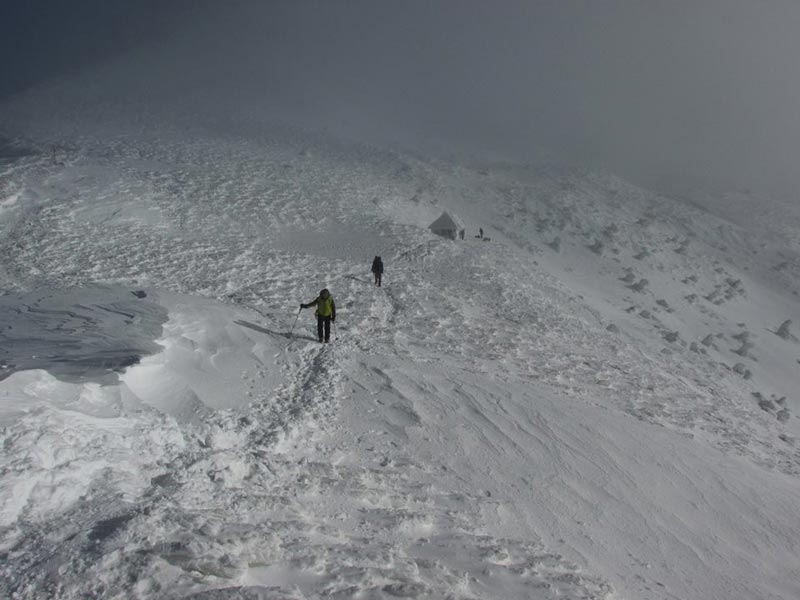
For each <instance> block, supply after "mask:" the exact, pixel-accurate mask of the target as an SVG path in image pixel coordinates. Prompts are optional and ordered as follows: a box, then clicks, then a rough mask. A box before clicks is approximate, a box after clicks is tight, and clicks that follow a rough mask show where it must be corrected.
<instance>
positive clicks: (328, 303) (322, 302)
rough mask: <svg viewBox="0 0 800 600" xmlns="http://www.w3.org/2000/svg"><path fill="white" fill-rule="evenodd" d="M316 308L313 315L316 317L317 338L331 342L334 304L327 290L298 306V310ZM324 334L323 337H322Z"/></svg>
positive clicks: (334, 314) (334, 311) (334, 313)
mask: <svg viewBox="0 0 800 600" xmlns="http://www.w3.org/2000/svg"><path fill="white" fill-rule="evenodd" d="M312 306H316V307H317V310H316V311H315V312H314V314H315V315H316V317H317V336H318V337H319V341H320V342H322V341H325V342H330V341H331V322H332V321H333V322H335V321H336V304H335V303H334V301H333V296H331V293H330V292H329V291H328V289H327V288H325V289H324V290H322V291H321V292H320V293H319V296H317V297H316V298H314V299H313V300H312V301H311V302H309V303H308V304H302V303H301V304H300V308H301V309H303V308H310V307H312ZM323 333H324V337H323Z"/></svg>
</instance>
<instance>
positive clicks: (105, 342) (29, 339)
mask: <svg viewBox="0 0 800 600" xmlns="http://www.w3.org/2000/svg"><path fill="white" fill-rule="evenodd" d="M140 297H141V298H144V297H146V293H145V292H143V291H137V292H133V291H128V290H124V289H123V290H114V289H112V288H108V287H89V288H81V289H79V290H75V289H72V290H67V291H61V290H39V291H36V292H32V293H28V294H10V295H8V296H3V297H0V323H3V324H4V325H5V327H3V329H2V330H0V348H2V349H0V379H5V378H6V377H8V376H9V375H11V374H12V373H14V372H17V371H25V370H30V369H43V370H45V371H47V372H48V373H50V374H51V375H53V376H54V377H56V378H58V379H61V380H63V381H86V380H97V381H103V380H107V379H108V377H107V375H108V373H109V372H110V371H116V372H119V371H121V370H123V369H124V368H125V367H129V366H131V365H133V364H135V363H137V362H139V359H140V358H141V357H142V356H144V355H145V354H151V353H154V352H156V351H157V350H158V349H159V347H158V345H156V344H155V343H154V340H155V339H156V338H157V337H158V336H159V334H160V333H161V324H162V323H163V322H164V321H165V320H166V311H165V310H164V309H163V308H161V307H160V306H158V305H156V304H153V303H152V302H149V301H147V300H140V299H138V298H140Z"/></svg>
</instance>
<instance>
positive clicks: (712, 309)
mask: <svg viewBox="0 0 800 600" xmlns="http://www.w3.org/2000/svg"><path fill="white" fill-rule="evenodd" d="M59 89H60V88H56V90H57V91H58V90H59ZM35 93H36V94H40V95H41V94H43V92H42V91H41V90H39V91H36V92H35ZM59 93H60V92H59ZM41 97H42V96H37V97H36V98H37V99H40V98H41ZM32 106H33V104H31V103H29V102H26V99H25V98H22V99H20V100H18V101H17V103H16V104H8V105H7V106H5V107H4V109H3V110H0V115H7V116H6V117H5V119H4V120H3V121H2V122H0V132H4V135H5V136H6V141H4V142H3V146H2V148H3V153H2V155H1V156H2V158H0V160H1V161H2V162H0V235H1V237H0V253H2V257H3V260H2V263H1V264H0V277H1V278H2V282H3V285H4V289H5V295H4V296H3V297H2V298H0V300H1V301H2V303H1V304H0V308H1V309H2V310H0V318H2V321H0V339H2V348H3V354H2V355H0V358H1V359H2V361H3V362H2V364H1V365H0V366H2V368H3V371H0V373H2V375H0V376H2V380H0V415H2V419H3V422H2V426H3V428H2V430H1V431H0V437H2V443H3V454H2V457H0V481H2V487H1V488H0V489H1V490H2V491H1V492H0V592H2V595H4V596H11V597H19V598H84V597H108V598H186V597H197V598H206V599H208V598H328V597H332V598H358V597H361V598H389V597H411V598H465V599H466V598H503V599H507V598H508V599H510V598H654V599H655V598H669V599H672V598H685V599H689V598H704V599H706V598H708V599H712V598H718V599H725V600H729V599H732V598H741V599H750V598H765V599H766V598H772V599H778V598H781V599H789V598H796V597H798V596H799V595H800V585H798V581H800V567H798V562H797V556H798V550H800V548H798V542H797V540H798V539H800V519H799V518H798V515H797V506H798V501H799V500H800V448H799V447H798V443H799V442H798V436H800V422H798V419H797V414H798V411H800V406H798V397H797V389H798V385H797V384H798V381H799V380H800V378H799V377H798V369H799V368H800V363H799V362H798V361H800V345H799V344H798V342H797V339H796V337H795V335H796V334H797V330H798V329H799V328H800V314H798V313H800V310H799V307H800V304H799V303H798V296H797V294H798V290H800V257H798V248H797V246H796V244H793V243H791V239H790V238H786V237H779V236H775V237H770V238H766V237H764V235H763V231H764V230H763V228H761V226H759V228H749V227H748V223H747V221H742V220H741V219H738V220H725V219H722V218H720V217H719V216H715V215H713V214H711V213H708V212H704V211H702V210H700V209H698V208H694V207H691V206H687V205H686V204H685V203H681V202H676V201H672V200H670V199H668V198H663V197H659V196H656V195H654V194H651V193H648V192H646V191H644V190H641V189H638V188H636V187H634V186H632V185H629V184H627V183H625V182H623V181H621V180H619V179H617V178H615V177H613V176H611V175H607V174H595V173H584V172H579V171H575V170H566V169H563V168H558V167H556V166H554V165H552V164H547V163H541V164H530V165H515V164H500V163H491V164H489V163H487V164H476V163H475V162H474V161H472V160H457V159H451V160H443V159H436V160H434V159H425V158H422V157H419V156H417V157H412V156H409V155H406V154H401V153H399V152H394V151H390V150H385V149H379V148H374V147H369V146H364V145H359V144H355V143H346V142H342V141H339V140H335V139H331V138H330V137H328V136H324V135H319V134H312V133H307V132H303V131H300V130H295V129H291V128H287V127H275V126H267V125H264V124H263V123H261V122H258V121H254V120H249V119H244V118H239V117H237V118H233V117H232V118H230V119H229V120H219V119H217V120H214V121H210V120H205V119H200V120H197V121H191V122H190V121H188V120H187V121H180V120H176V119H172V118H170V119H168V120H165V121H162V120H158V119H156V118H155V117H153V115H152V114H150V113H148V112H147V111H142V109H141V107H136V108H135V109H134V108H131V107H130V106H126V107H119V106H115V105H113V104H102V103H99V102H97V103H94V104H91V103H90V104H88V105H86V106H83V107H79V108H78V109H75V108H74V107H75V106H76V104H75V103H74V102H63V101H62V102H59V101H53V102H52V103H51V104H48V103H47V102H44V101H40V103H39V105H38V106H39V109H38V110H39V112H37V111H36V110H34V108H32ZM42 106H45V107H48V108H47V114H45V113H43V112H41V111H42V110H43V109H42V108H41V107H42ZM64 107H70V108H69V110H68V109H66V108H64ZM59 111H61V112H59ZM63 111H67V112H66V113H65V112H63ZM37 115H40V116H41V119H37V120H36V122H35V123H34V122H33V119H34V117H36V116H37ZM43 123H45V124H46V125H43ZM443 210H448V211H450V212H452V213H453V214H456V215H457V216H458V217H459V218H461V219H462V220H463V221H464V222H465V223H467V224H468V232H467V233H468V234H467V239H465V240H464V241H449V240H444V239H441V238H437V237H435V236H433V235H432V234H431V233H430V232H429V231H428V230H427V225H428V224H429V223H431V222H432V221H433V220H434V219H435V218H436V217H437V216H438V215H439V214H441V212H442V211H443ZM774 218H775V222H776V223H778V222H779V223H781V227H783V228H784V229H783V230H785V231H788V230H790V227H791V223H792V221H791V219H793V218H794V217H793V216H792V214H791V212H781V213H775V217H774ZM797 225H798V223H797V222H796V221H794V226H797ZM479 227H482V228H483V229H484V232H485V236H486V237H488V238H490V239H489V240H480V239H477V238H476V237H474V236H475V234H476V233H477V231H478V228H479ZM374 255H381V256H382V257H383V260H384V264H385V266H386V271H385V273H384V278H383V281H384V285H383V286H382V287H381V288H376V287H374V286H373V285H372V281H371V277H370V273H369V266H370V264H371V260H372V257H373V256H374ZM322 287H328V288H329V289H330V290H331V292H332V293H333V296H334V298H335V301H336V304H337V315H338V318H337V320H336V324H335V332H334V337H335V339H334V342H333V343H332V344H330V345H320V344H318V343H317V342H316V341H314V340H315V331H314V327H313V326H314V323H313V317H312V315H311V311H302V312H300V313H298V307H299V303H300V302H308V301H309V300H311V299H312V298H314V296H315V295H316V293H317V292H318V290H319V289H320V288H322ZM134 292H135V293H134ZM787 320H788V321H791V323H790V324H789V325H785V326H784V327H781V326H782V325H783V324H784V323H785V322H786V321H787ZM779 334H780V335H779ZM49 342H52V343H49ZM108 348H112V349H113V351H114V352H112V353H111V354H112V355H113V356H122V357H123V360H110V361H105V362H104V357H106V358H107V357H108V353H107V351H108ZM122 350H125V352H122ZM117 351H119V352H117ZM115 352H117V353H116V354H115ZM120 352H121V354H120ZM34 353H36V355H35V356H34ZM126 357H127V358H126ZM81 360H84V361H86V362H85V368H83V369H82V368H81V364H82V363H81V362H80V361H81ZM65 365H66V367H65ZM65 373H66V374H67V375H65Z"/></svg>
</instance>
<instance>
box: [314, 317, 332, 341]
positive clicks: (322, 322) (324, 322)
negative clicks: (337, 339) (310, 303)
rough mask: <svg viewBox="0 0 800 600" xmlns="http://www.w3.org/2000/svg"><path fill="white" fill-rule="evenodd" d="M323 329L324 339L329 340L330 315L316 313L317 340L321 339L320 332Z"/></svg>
mask: <svg viewBox="0 0 800 600" xmlns="http://www.w3.org/2000/svg"><path fill="white" fill-rule="evenodd" d="M323 330H324V332H325V338H324V339H325V341H326V342H330V341H331V318H330V317H323V316H322V315H317V336H319V341H320V342H321V341H322V340H323V337H322V333H323Z"/></svg>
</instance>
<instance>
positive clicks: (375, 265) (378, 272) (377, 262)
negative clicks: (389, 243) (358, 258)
mask: <svg viewBox="0 0 800 600" xmlns="http://www.w3.org/2000/svg"><path fill="white" fill-rule="evenodd" d="M372 274H373V275H375V285H377V286H378V287H381V277H382V276H383V261H382V260H381V257H380V256H376V257H375V258H374V259H372Z"/></svg>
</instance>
